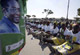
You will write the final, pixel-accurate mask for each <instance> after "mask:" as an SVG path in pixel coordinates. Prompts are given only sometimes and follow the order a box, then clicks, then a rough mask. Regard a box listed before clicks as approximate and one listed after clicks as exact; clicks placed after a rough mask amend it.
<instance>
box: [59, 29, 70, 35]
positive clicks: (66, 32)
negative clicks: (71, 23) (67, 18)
mask: <svg viewBox="0 0 80 55" xmlns="http://www.w3.org/2000/svg"><path fill="white" fill-rule="evenodd" d="M61 30H62V28H61V29H60V32H61ZM63 32H64V35H70V34H69V33H70V31H69V30H68V29H67V28H66V30H65V31H63Z"/></svg>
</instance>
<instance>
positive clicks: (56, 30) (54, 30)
mask: <svg viewBox="0 0 80 55" xmlns="http://www.w3.org/2000/svg"><path fill="white" fill-rule="evenodd" d="M58 32H59V29H58V27H56V28H55V29H52V31H51V33H52V34H56V33H58Z"/></svg>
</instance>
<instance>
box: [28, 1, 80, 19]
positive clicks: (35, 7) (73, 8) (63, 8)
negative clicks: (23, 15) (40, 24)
mask: <svg viewBox="0 0 80 55" xmlns="http://www.w3.org/2000/svg"><path fill="white" fill-rule="evenodd" d="M67 4H68V0H28V2H27V14H29V15H36V16H37V17H45V14H42V12H43V11H44V9H50V10H52V11H53V12H54V14H52V15H49V16H48V17H56V18H60V17H66V13H67ZM78 8H80V0H70V7H69V18H70V19H73V17H75V16H76V15H77V9H78Z"/></svg>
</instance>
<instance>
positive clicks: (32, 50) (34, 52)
mask: <svg viewBox="0 0 80 55" xmlns="http://www.w3.org/2000/svg"><path fill="white" fill-rule="evenodd" d="M31 38H32V35H27V31H26V45H25V47H24V48H23V49H22V50H21V52H20V54H19V55H50V53H51V52H50V50H49V48H48V47H45V46H46V45H45V46H44V47H45V48H44V50H42V48H41V45H40V44H39V40H38V39H31Z"/></svg>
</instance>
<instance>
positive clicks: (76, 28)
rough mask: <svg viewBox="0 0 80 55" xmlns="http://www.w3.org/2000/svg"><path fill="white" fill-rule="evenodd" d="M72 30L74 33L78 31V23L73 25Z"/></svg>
mask: <svg viewBox="0 0 80 55" xmlns="http://www.w3.org/2000/svg"><path fill="white" fill-rule="evenodd" d="M72 32H73V33H74V34H76V33H78V32H79V25H78V24H76V25H74V26H73V30H72Z"/></svg>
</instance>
